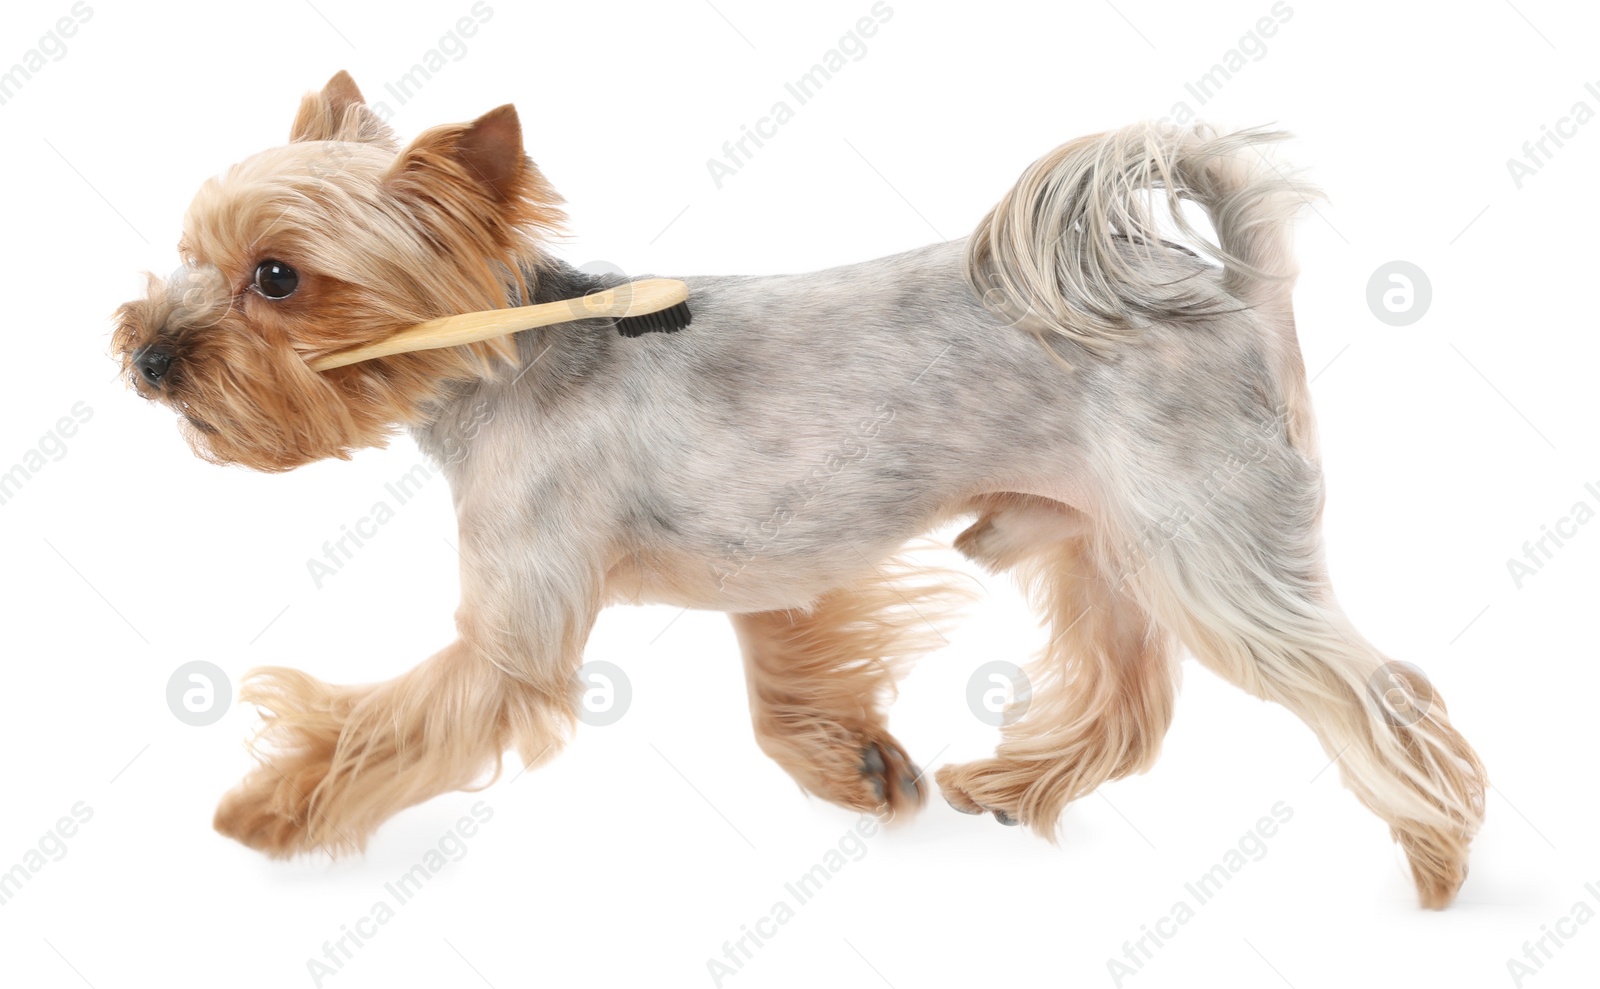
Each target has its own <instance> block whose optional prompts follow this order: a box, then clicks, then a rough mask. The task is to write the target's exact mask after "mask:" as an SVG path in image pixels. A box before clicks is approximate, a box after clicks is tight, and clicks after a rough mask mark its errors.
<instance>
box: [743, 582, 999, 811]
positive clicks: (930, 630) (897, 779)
mask: <svg viewBox="0 0 1600 989" xmlns="http://www.w3.org/2000/svg"><path fill="white" fill-rule="evenodd" d="M954 576H955V575H953V574H947V573H946V572H944V571H940V570H937V569H933V568H926V567H913V566H910V565H908V564H904V563H896V562H894V561H890V562H888V563H887V564H883V565H880V566H879V567H877V568H875V569H874V571H873V572H872V574H871V575H870V576H869V577H866V578H864V579H863V580H862V581H860V582H859V583H857V584H855V585H853V586H850V587H844V588H840V589H838V590H835V591H831V592H829V593H828V594H825V595H823V596H822V597H821V598H819V599H818V600H817V601H816V602H815V603H814V604H813V605H812V606H811V607H809V608H806V609H791V610H786V611H769V612H759V613H754V614H738V615H733V616H732V618H733V626H734V630H735V631H736V632H737V633H738V636H739V642H740V645H741V646H742V647H743V650H744V662H745V677H746V681H747V683H748V686H749V691H750V711H751V715H752V717H753V719H754V724H755V732H756V742H757V743H758V744H759V745H760V746H761V750H762V751H763V752H765V753H766V754H767V755H769V756H771V757H772V758H773V760H775V761H776V762H777V763H778V764H779V765H780V766H782V767H783V768H784V769H786V770H787V771H788V772H789V774H790V775H791V776H793V777H794V778H795V781H796V782H798V783H799V784H800V785H801V787H803V788H804V789H806V790H808V791H810V792H811V793H814V794H816V795H817V796H820V797H822V798H823V799H825V800H831V801H832V802H834V803H836V804H840V805H842V806H845V807H850V808H853V809H856V810H863V811H871V812H874V813H879V814H894V813H898V812H902V811H907V810H915V809H916V808H918V807H920V806H921V805H922V802H923V800H924V798H925V796H926V789H927V786H926V784H925V783H924V782H923V780H922V771H921V770H920V769H919V768H917V766H916V765H915V764H913V763H912V761H911V757H910V756H909V755H907V754H906V751H905V749H904V748H903V747H902V746H901V745H900V743H899V742H898V741H896V740H895V738H894V737H893V736H892V735H890V734H889V730H888V727H887V723H886V718H885V716H884V706H885V705H886V704H887V703H888V701H889V700H891V699H892V697H893V694H894V683H895V680H896V679H897V678H898V676H899V675H900V674H901V673H902V672H903V671H904V667H905V665H906V664H907V663H908V662H910V661H911V660H912V659H914V658H916V657H917V656H919V655H921V654H922V653H925V652H928V651H929V650H931V649H933V648H935V647H936V646H938V645H939V644H941V643H942V636H941V634H940V631H939V629H940V626H941V625H942V624H943V623H944V622H945V621H946V620H947V619H948V617H949V615H948V612H949V610H950V609H951V608H952V607H953V606H954V605H956V604H958V603H959V602H961V601H962V600H965V599H967V598H969V597H970V596H971V595H970V593H968V592H967V591H965V590H964V589H962V588H961V587H960V586H959V585H957V584H955V583H954V582H953V580H952V578H953V577H954ZM869 749H876V751H877V757H878V759H879V762H878V763H874V764H873V765H872V766H871V767H870V768H869V767H866V766H865V764H864V762H863V760H864V758H866V759H870V758H871V756H869V755H867V753H868V750H869Z"/></svg>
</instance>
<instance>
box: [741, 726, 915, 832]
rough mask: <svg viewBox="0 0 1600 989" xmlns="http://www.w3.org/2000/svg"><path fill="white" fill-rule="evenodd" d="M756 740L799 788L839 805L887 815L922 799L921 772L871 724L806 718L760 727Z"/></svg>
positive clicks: (905, 809) (905, 810) (903, 810)
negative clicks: (792, 778)
mask: <svg viewBox="0 0 1600 989" xmlns="http://www.w3.org/2000/svg"><path fill="white" fill-rule="evenodd" d="M757 740H758V741H759V742H760V743H761V747H762V750H763V751H765V752H766V753H767V755H769V756H771V757H772V758H773V759H774V760H775V761H776V762H777V763H778V765H780V766H782V767H783V768H784V769H785V770H787V771H788V773H789V775H790V776H792V777H794V780H795V782H796V783H799V784H800V786H801V788H802V789H804V790H805V791H806V792H808V793H811V794H814V795H816V796H818V797H821V798H822V799H824V800H827V801H829V802H830V803H835V804H838V805H839V806H841V807H848V808H849V809H851V810H858V811H863V812H866V813H869V814H877V815H880V816H889V817H893V816H895V815H898V814H902V813H908V814H909V813H915V812H916V811H917V810H918V809H920V808H921V807H922V805H923V803H924V802H925V801H926V800H927V789H928V784H927V783H926V782H925V781H924V779H923V776H922V770H920V769H918V768H917V766H916V764H915V763H913V762H912V761H911V757H910V756H908V755H907V754H906V750H905V749H904V748H903V747H902V746H901V745H900V743H899V742H897V741H895V740H894V737H893V736H891V735H890V734H889V733H888V732H887V731H884V730H883V729H882V728H879V727H878V726H876V725H872V724H859V723H857V724H846V723H841V722H839V721H835V720H833V719H831V718H820V717H811V716H808V717H806V718H805V719H804V720H803V721H796V720H791V721H789V722H787V723H782V724H781V725H780V724H777V723H773V722H768V723H766V724H764V725H761V726H760V727H759V728H758V732H757Z"/></svg>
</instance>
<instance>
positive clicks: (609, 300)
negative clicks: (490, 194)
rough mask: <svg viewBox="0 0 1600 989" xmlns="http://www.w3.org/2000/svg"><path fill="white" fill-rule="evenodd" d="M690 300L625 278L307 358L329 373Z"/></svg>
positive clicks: (683, 292)
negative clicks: (572, 294) (574, 293)
mask: <svg viewBox="0 0 1600 989" xmlns="http://www.w3.org/2000/svg"><path fill="white" fill-rule="evenodd" d="M688 298H689V287H688V286H687V285H685V284H684V283H683V282H680V281H677V280H676V279H672V278H645V279H642V280H640V281H636V282H625V283H623V284H621V285H617V286H614V287H612V288H608V289H606V290H605V291H603V292H596V293H594V294H593V295H584V296H580V297H578V298H576V299H561V300H560V301H558V302H546V303H544V304H542V305H537V306H522V307H520V308H517V309H489V310H486V311H484V312H473V313H463V314H461V315H459V316H445V317H443V318H441V319H432V320H429V321H428V322H426V323H418V324H417V325H416V326H413V327H410V328H409V329H405V330H402V331H400V332H399V333H396V334H395V335H394V336H392V337H389V338H388V339H387V340H379V341H378V342H377V343H369V344H367V345H365V346H362V347H353V348H351V349H350V350H341V351H339V352H337V353H333V354H324V355H323V356H321V357H318V358H317V359H315V360H313V361H312V362H311V369H312V370H313V371H327V370H330V369H332V368H336V367H344V366H346V365H348V364H356V363H359V362H361V361H370V360H372V359H373V358H375V357H389V356H391V355H393V354H404V353H407V352H409V351H413V350H439V349H441V348H443V347H459V346H461V345H462V344H468V343H477V342H479V341H480V340H492V339H494V338H495V337H499V336H505V335H506V334H507V333H515V332H517V331H518V330H531V329H534V328H535V327H539V326H553V325H555V324H556V323H567V322H571V321H572V320H576V319H594V318H597V317H609V318H612V319H620V318H622V317H624V316H638V315H642V314H644V313H653V312H658V311H660V310H662V309H667V308H670V307H672V306H675V305H677V304H678V303H680V302H683V301H685V300H686V299H688Z"/></svg>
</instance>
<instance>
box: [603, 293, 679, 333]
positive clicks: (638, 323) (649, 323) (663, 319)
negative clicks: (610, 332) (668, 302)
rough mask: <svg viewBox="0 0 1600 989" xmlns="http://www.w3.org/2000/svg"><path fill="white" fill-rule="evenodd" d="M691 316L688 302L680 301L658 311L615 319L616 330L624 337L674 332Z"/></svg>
mask: <svg viewBox="0 0 1600 989" xmlns="http://www.w3.org/2000/svg"><path fill="white" fill-rule="evenodd" d="M693 318H694V316H693V314H692V313H690V312H689V303H687V302H680V303H678V304H677V305H675V306H669V307H668V308H666V309H662V310H660V311H658V312H650V313H641V314H640V315H638V316H624V317H622V318H621V319H619V320H617V332H618V333H620V334H622V335H623V336H625V337H642V336H644V335H645V334H646V333H676V332H678V331H679V330H681V329H683V328H684V327H685V326H688V325H689V323H690V322H691V321H692V320H693Z"/></svg>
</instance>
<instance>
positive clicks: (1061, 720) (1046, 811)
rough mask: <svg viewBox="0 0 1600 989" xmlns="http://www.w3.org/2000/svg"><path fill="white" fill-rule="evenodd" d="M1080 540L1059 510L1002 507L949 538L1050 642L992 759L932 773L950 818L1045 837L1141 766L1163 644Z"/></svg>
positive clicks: (1162, 719)
mask: <svg viewBox="0 0 1600 989" xmlns="http://www.w3.org/2000/svg"><path fill="white" fill-rule="evenodd" d="M1088 531H1089V528H1088V522H1087V520H1085V519H1084V517H1083V516H1082V515H1080V514H1079V513H1077V512H1076V511H1074V510H1073V509H1070V508H1067V507H1066V506H1064V505H1060V504H1058V503H1055V502H1048V501H1044V500H1042V499H1031V498H1011V499H1009V500H1008V501H1006V502H1004V503H1002V504H1001V505H1000V506H998V507H997V510H994V511H990V512H986V513H985V514H984V515H983V516H981V517H980V518H979V519H978V521H977V522H976V523H974V524H973V526H972V527H971V528H970V529H968V530H967V531H966V532H964V533H963V534H962V535H961V536H960V537H959V538H958V539H957V540H956V548H957V549H958V550H960V551H962V552H963V553H965V554H966V555H967V556H969V557H971V558H973V559H974V560H976V561H977V562H979V563H982V564H984V565H985V566H987V567H989V568H990V569H993V570H1004V569H1010V568H1013V567H1015V569H1016V570H1017V573H1018V576H1019V578H1020V579H1021V581H1022V583H1023V585H1024V587H1025V588H1026V589H1027V590H1028V591H1029V592H1030V597H1032V598H1033V599H1034V600H1035V602H1036V603H1037V604H1038V605H1039V606H1040V607H1041V608H1042V610H1043V611H1044V612H1045V614H1046V616H1047V617H1048V620H1049V626H1050V628H1049V631H1050V640H1049V643H1048V645H1046V647H1045V649H1044V652H1043V654H1042V655H1041V656H1040V657H1039V659H1038V660H1037V661H1036V662H1035V663H1033V664H1032V665H1031V666H1030V667H1029V668H1028V670H1027V675H1028V678H1029V686H1030V688H1031V697H1030V699H1029V701H1028V704H1027V706H1026V709H1025V710H1024V711H1023V713H1022V714H1021V716H1020V717H1019V718H1017V719H1016V720H1014V721H1011V722H1010V723H1008V724H1006V725H1005V727H1004V728H1003V729H1002V731H1003V740H1002V742H1001V744H1000V746H999V748H998V749H997V750H996V753H995V755H994V757H993V758H990V759H981V760H978V761H976V762H970V763H965V764H961V765H954V766H945V767H943V768H942V769H940V770H939V772H938V776H937V779H938V781H939V786H940V789H941V790H942V791H943V793H944V797H945V799H946V800H947V801H949V803H950V804H951V806H953V807H955V808H956V809H957V810H961V811H965V812H968V813H980V812H982V811H985V810H987V811H991V812H993V813H994V815H995V817H996V818H997V819H999V820H1000V821H1001V822H1002V823H1008V824H1014V823H1026V824H1029V825H1031V826H1033V827H1034V828H1035V829H1037V830H1038V831H1039V832H1040V833H1041V834H1044V835H1045V836H1047V837H1053V834H1054V826H1055V823H1056V820H1057V818H1058V817H1059V816H1060V814H1061V811H1062V809H1063V808H1064V807H1065V806H1066V805H1067V804H1068V803H1070V802H1071V801H1073V800H1075V799H1077V798H1079V797H1081V796H1084V795H1086V794H1088V793H1089V792H1091V791H1093V790H1094V789H1095V788H1096V787H1098V786H1099V785H1100V784H1101V783H1104V782H1105V781H1106V780H1110V779H1116V778H1118V777H1121V776H1126V775H1128V774H1130V773H1138V772H1142V771H1144V770H1145V769H1147V768H1149V766H1150V765H1151V763H1153V762H1154V761H1155V758H1156V755H1157V754H1158V753H1159V751H1160V748H1161V740H1162V738H1163V736H1164V735H1165V734H1166V730H1167V726H1168V724H1169V723H1170V722H1171V719H1172V708H1173V701H1174V694H1175V692H1176V686H1177V667H1176V664H1175V661H1174V658H1173V649H1172V642H1171V637H1170V636H1168V635H1167V634H1165V633H1163V632H1162V631H1161V630H1160V629H1158V628H1157V627H1156V626H1155V625H1154V624H1153V623H1152V622H1151V621H1150V619H1149V617H1148V616H1147V615H1146V614H1145V612H1144V611H1143V610H1142V609H1141V608H1140V607H1139V606H1138V605H1137V603H1136V602H1135V601H1133V600H1132V598H1130V597H1129V596H1128V595H1126V594H1123V593H1121V592H1120V591H1119V590H1118V589H1117V587H1116V586H1115V578H1114V576H1113V574H1112V573H1111V572H1110V571H1109V570H1108V569H1107V568H1106V567H1105V566H1104V565H1103V564H1102V563H1101V562H1100V561H1099V560H1098V559H1097V558H1096V555H1095V551H1094V544H1093V542H1092V541H1091V540H1090V539H1089V538H1088Z"/></svg>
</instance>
